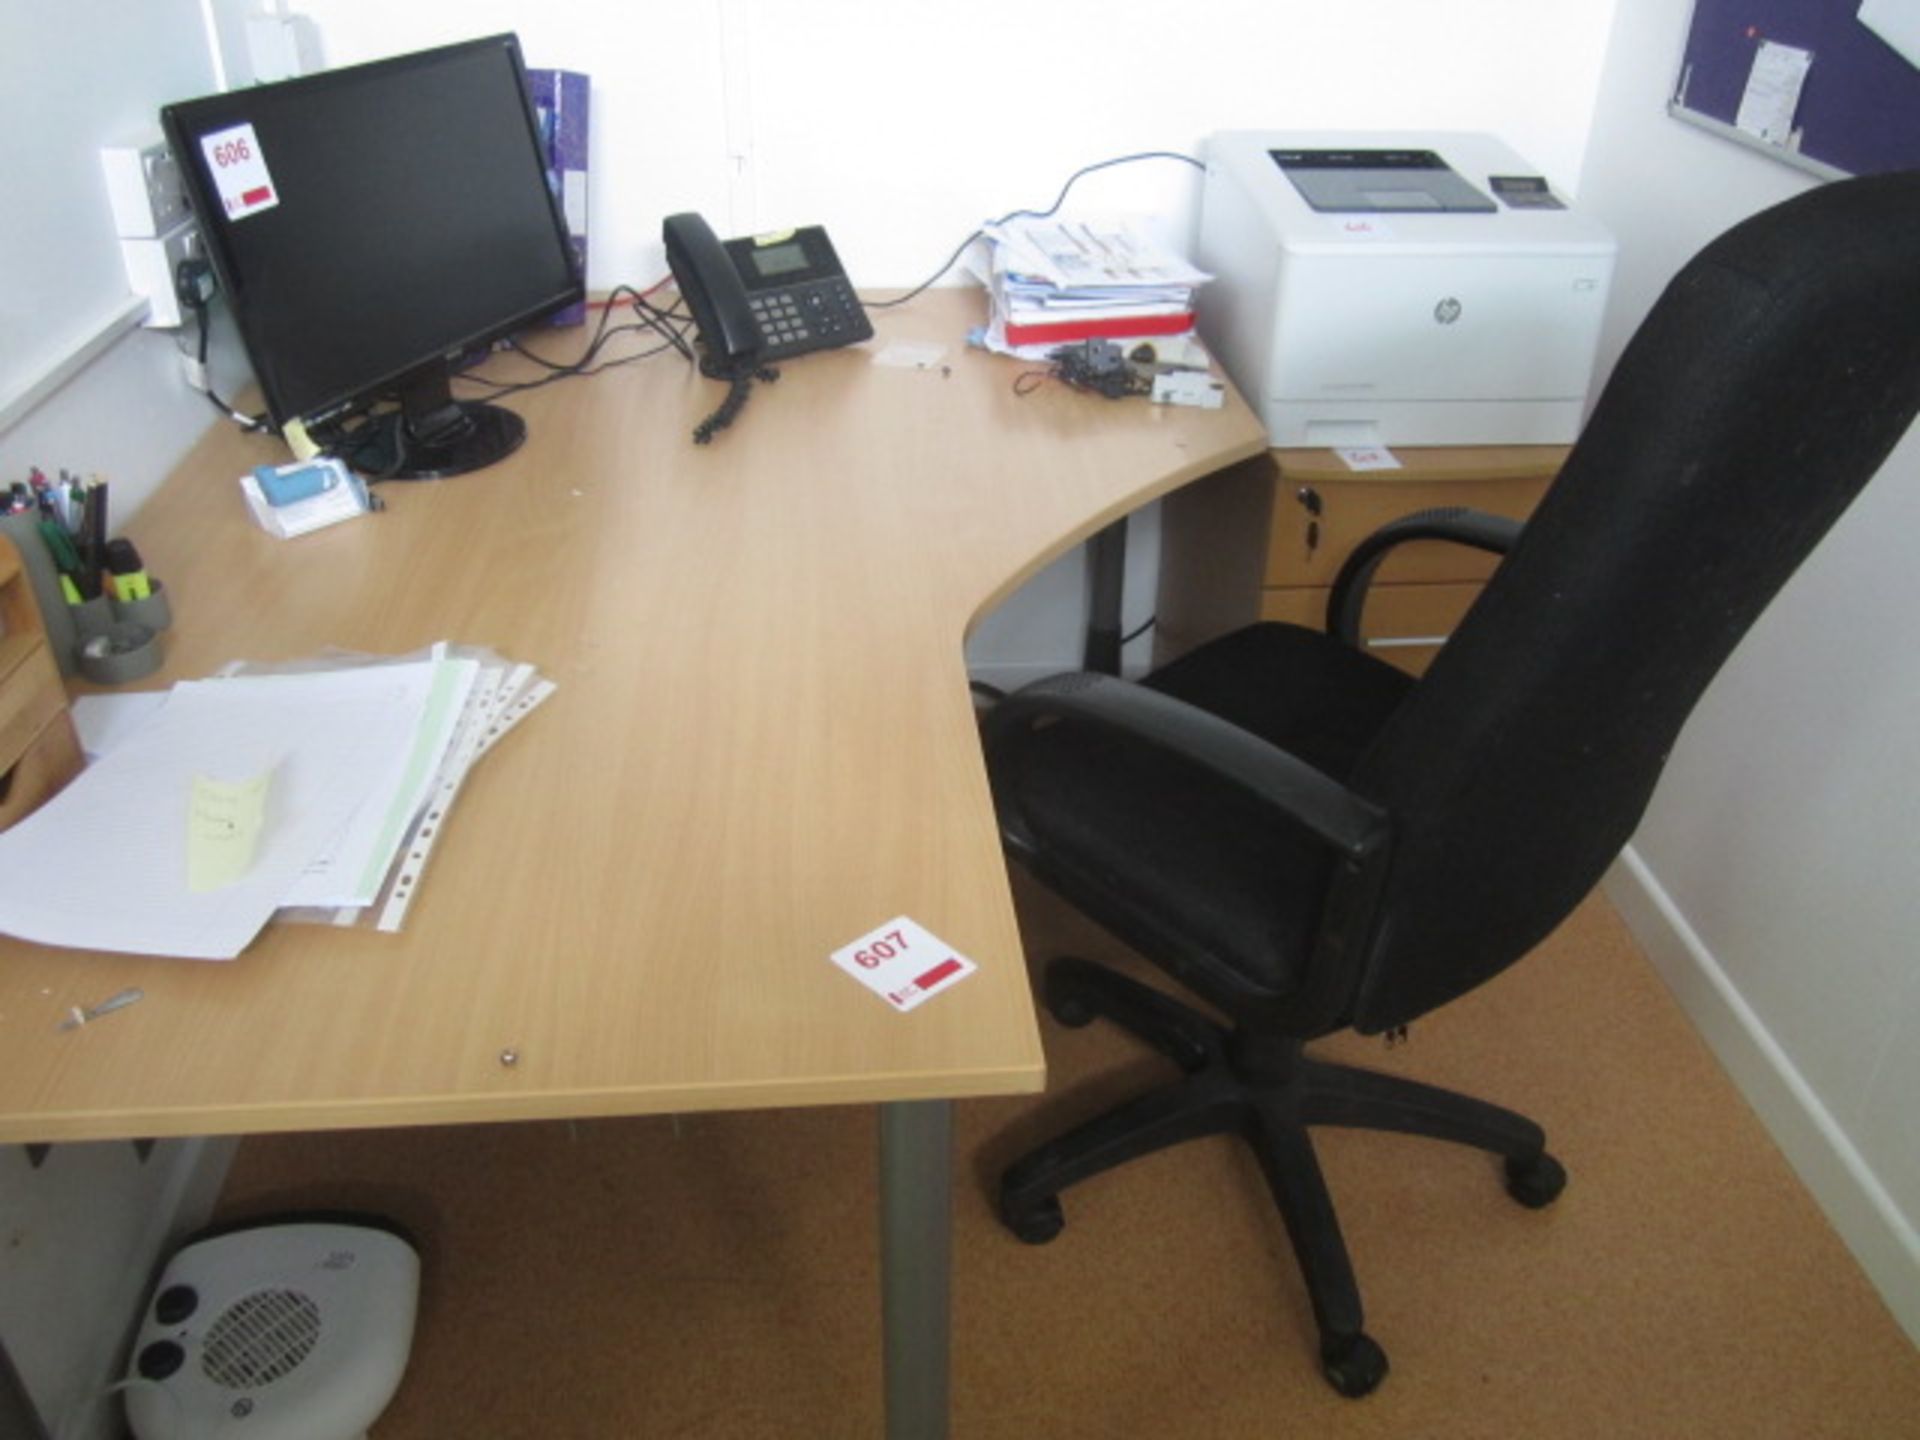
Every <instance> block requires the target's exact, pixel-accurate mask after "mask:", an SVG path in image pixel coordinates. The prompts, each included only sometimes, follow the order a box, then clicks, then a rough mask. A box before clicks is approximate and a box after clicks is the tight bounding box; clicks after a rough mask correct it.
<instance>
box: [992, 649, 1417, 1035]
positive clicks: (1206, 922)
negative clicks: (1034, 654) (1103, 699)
mask: <svg viewBox="0 0 1920 1440" xmlns="http://www.w3.org/2000/svg"><path fill="white" fill-rule="evenodd" d="M1145 683H1146V684H1147V685H1149V686H1150V687H1151V688H1153V689H1156V690H1160V691H1163V692H1165V693H1166V694H1169V695H1172V696H1174V697H1176V698H1178V699H1181V700H1185V701H1187V702H1188V703H1190V704H1193V705H1196V706H1198V707H1200V708H1202V709H1205V710H1208V711H1211V712H1212V713H1214V714H1216V715H1218V716H1220V717H1221V718H1223V719H1226V720H1229V721H1231V722H1233V723H1234V724H1236V725H1239V726H1240V727H1241V728H1243V729H1246V730H1249V731H1252V732H1253V733H1254V734H1256V735H1258V736H1260V737H1261V738H1262V739H1265V740H1267V741H1269V742H1271V743H1273V744H1275V745H1278V746H1279V747H1281V748H1282V749H1285V750H1288V751H1291V752H1292V753H1293V754H1294V755H1296V756H1298V757H1300V758H1301V759H1303V760H1306V761H1307V762H1308V763H1310V764H1312V765H1314V766H1315V767H1316V768H1318V769H1320V770H1322V771H1323V772H1325V773H1327V774H1329V775H1331V776H1333V777H1334V778H1336V779H1344V778H1345V776H1346V774H1347V772H1348V771H1349V770H1350V769H1351V768H1352V765H1353V763H1354V760H1355V758H1356V757H1357V756H1358V755H1359V754H1360V752H1361V751H1362V750H1363V749H1364V748H1365V746H1366V744H1367V742H1368V741H1369V740H1370V739H1371V738H1372V736H1373V735H1374V734H1375V733H1377V732H1378V730H1379V729H1380V727H1381V726H1382V725H1383V724H1384V723H1385V722H1386V719H1387V717H1388V716H1389V715H1391V714H1392V713H1393V710H1394V709H1395V707H1396V706H1397V705H1398V704H1399V702H1400V700H1401V698H1402V697H1403V696H1404V695H1405V694H1406V693H1407V691H1408V690H1409V689H1410V688H1411V686H1412V681H1411V680H1410V679H1409V678H1408V677H1407V676H1405V675H1403V674H1402V673H1401V672H1400V671H1398V670H1395V669H1393V668H1392V667H1391V666H1388V665H1384V664H1382V663H1380V662H1379V661H1377V660H1374V659H1372V658H1371V657H1370V656H1367V655H1364V654H1360V653H1358V652H1356V651H1354V650H1351V649H1349V648H1348V647H1346V646H1344V645H1341V644H1339V643H1338V642H1336V641H1333V640H1330V639H1328V638H1327V637H1326V636H1324V635H1321V634H1318V633H1316V632H1314V631H1311V630H1304V629H1301V628H1299V627H1296V626H1291V625H1278V624H1262V625H1255V626H1251V627H1249V628H1247V629H1244V630H1239V631H1236V632H1234V633H1233V634H1230V635H1227V636H1224V637H1222V638H1221V639H1219V640H1216V641H1213V642H1211V643H1209V644H1207V645H1204V646H1202V647H1200V648H1199V649H1198V650H1195V651H1194V652H1193V653H1191V654H1189V655H1187V656H1184V657H1182V658H1181V659H1180V660H1178V661H1176V662H1175V663H1174V664H1172V665H1170V666H1168V667H1167V668H1166V669H1164V670H1162V671H1160V672H1158V673H1157V674H1155V675H1152V676H1150V677H1149V678H1148V679H1147V680H1146V682H1145ZM1021 749H1022V754H1021V757H1020V760H1019V763H1018V765H1017V766H1015V767H1012V768H1011V769H1010V770H1008V771H1005V772H1003V773H1002V774H1001V775H1000V776H999V777H998V780H997V783H1000V784H1003V785H1004V784H1013V785H1017V786H1018V787H1019V788H1020V797H1021V804H1022V807H1023V812H1024V815H1025V818H1026V820H1027V822H1028V824H1029V825H1030V827H1031V829H1032V831H1033V834H1034V836H1035V839H1036V841H1037V842H1038V844H1037V853H1036V854H1035V855H1034V856H1032V857H1030V863H1031V864H1032V865H1033V868H1035V869H1036V871H1037V872H1039V873H1040V875H1041V878H1042V879H1044V880H1045V881H1047V883H1049V884H1050V885H1053V886H1055V888H1057V889H1059V890H1061V891H1062V892H1063V893H1064V894H1066V896H1067V898H1069V899H1070V900H1072V901H1073V902H1074V903H1075V904H1076V905H1078V906H1079V907H1081V908H1082V909H1083V910H1085V911H1086V912H1087V913H1089V914H1090V915H1092V916H1093V917H1094V918H1095V919H1097V920H1099V921H1101V922H1102V923H1103V924H1105V925H1107V926H1108V927H1109V928H1110V929H1112V930H1114V931H1115V933H1117V934H1119V935H1120V936H1121V937H1122V938H1123V939H1125V940H1126V941H1128V942H1129V943H1130V944H1132V945H1134V946H1136V947H1137V948H1139V949H1140V950H1141V951H1142V953H1144V954H1145V955H1147V957H1148V958H1149V959H1152V960H1153V961H1155V962H1156V963H1157V964H1159V965H1161V966H1162V967H1163V968H1165V969H1166V970H1168V971H1169V973H1171V974H1173V975H1174V976H1175V977H1176V978H1177V979H1179V980H1180V981H1181V982H1182V983H1183V984H1185V985H1187V986H1189V987H1191V988H1192V989H1193V990H1194V991H1195V992H1196V993H1198V994H1200V995H1201V996H1203V997H1205V998H1206V999H1208V1000H1211V1001H1212V1002H1213V1003H1215V1004H1218V1005H1221V1006H1223V1007H1227V1008H1235V1007H1236V1006H1240V1005H1244V1004H1246V1003H1249V1002H1251V1003H1258V1002H1259V1001H1260V1000H1263V999H1264V1000H1274V999H1283V998H1284V997H1285V996H1287V995H1288V994H1290V993H1291V992H1292V991H1293V990H1294V989H1295V988H1296V987H1297V985H1298V984H1299V980H1300V976H1301V972H1302V967H1303V965H1304V963H1305V960H1306V956H1307V953H1308V948H1309V947H1310V945H1311V944H1312V941H1313V936H1314V930H1315V927H1316V925H1317V923H1318V920H1319V904H1320V897H1321V895H1322V894H1323V892H1324V890H1325V886H1326V880H1327V868H1328V866H1329V864H1330V863H1331V862H1330V860H1329V858H1328V857H1327V855H1326V852H1325V850H1324V849H1323V848H1322V847H1321V846H1320V845H1319V843H1318V842H1317V841H1315V840H1314V839H1313V838H1312V837H1311V836H1310V835H1307V834H1306V833H1305V832H1303V831H1301V830H1300V829H1299V828H1298V827H1297V826H1295V825H1293V824H1292V823H1290V822H1289V821H1288V820H1287V819H1286V818H1285V817H1284V816H1282V815H1280V814H1278V813H1277V812H1275V811H1274V810H1272V809H1271V808H1270V807H1268V806H1266V805H1264V804H1261V803H1259V802H1257V801H1255V800H1253V799H1251V798H1250V797H1248V796H1246V795H1245V794H1243V793H1241V792H1239V791H1237V790H1235V789H1234V788H1232V787H1230V786H1229V785H1227V784H1226V783H1225V782H1223V781H1220V780H1218V779H1215V778H1214V777H1212V776H1210V775H1208V774H1205V773H1203V772H1201V771H1198V770H1196V769H1195V768H1194V767H1193V766H1191V765H1190V764H1188V763H1186V762H1184V761H1182V760H1179V759H1176V758H1174V757H1172V756H1169V755H1167V754H1165V753H1163V752H1161V751H1160V750H1158V749H1156V748H1154V747H1151V746H1148V745H1145V744H1143V743H1141V742H1138V741H1134V740H1131V739H1126V738H1122V737H1118V736H1115V735H1112V734H1108V733H1104V732H1095V731H1094V730H1092V729H1091V727H1088V726H1086V725H1084V724H1072V723H1062V724H1056V725H1050V726H1045V727H1042V728H1040V729H1038V730H1036V731H1034V732H1033V733H1032V734H1031V735H1030V736H1028V737H1027V739H1026V740H1025V741H1024V742H1023V745H1022V747H1021Z"/></svg>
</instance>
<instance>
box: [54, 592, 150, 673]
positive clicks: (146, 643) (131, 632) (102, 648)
mask: <svg viewBox="0 0 1920 1440" xmlns="http://www.w3.org/2000/svg"><path fill="white" fill-rule="evenodd" d="M95 603H97V602H95V601H92V600H89V601H87V602H86V604H87V605H93V604H95ZM74 608H75V609H84V608H86V607H85V606H75V607H74ZM159 668H160V637H159V635H158V634H156V633H155V632H154V631H152V630H150V629H148V628H147V627H146V626H145V625H136V624H134V623H133V622H132V621H130V620H113V619H109V620H108V621H107V623H106V625H105V626H104V627H102V628H101V629H100V630H98V631H96V632H95V633H94V634H92V635H89V636H87V637H85V638H84V639H82V640H81V642H80V673H81V674H82V675H84V676H85V677H86V678H87V679H89V680H91V681H93V682H94V683H95V684H96V685H124V684H125V683H126V682H127V681H129V680H138V679H140V678H141V677H142V676H145V675H151V674H152V673H153V672H154V671H156V670H158V669H159Z"/></svg>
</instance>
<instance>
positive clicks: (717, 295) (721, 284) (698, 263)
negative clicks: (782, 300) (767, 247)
mask: <svg viewBox="0 0 1920 1440" xmlns="http://www.w3.org/2000/svg"><path fill="white" fill-rule="evenodd" d="M661 231H662V238H663V239H664V240H665V242H666V247H667V268H668V269H670V270H671V271H673V279H674V283H675V284H676V285H678V286H679V288H680V294H681V297H682V298H683V299H685V300H686V302H687V308H688V309H689V310H691V311H692V312H693V323H694V326H695V328H697V329H698V330H699V332H700V340H701V342H702V344H703V345H704V347H705V350H706V353H705V354H704V355H703V356H702V357H701V360H700V371H701V373H702V374H704V375H710V376H713V377H715V378H717V379H723V380H726V379H732V378H734V377H735V376H736V375H738V374H739V373H740V372H741V371H743V370H751V369H752V368H753V362H754V361H755V360H756V359H757V358H758V357H759V355H760V352H761V351H762V350H763V349H765V348H766V341H765V338H764V337H763V335H762V334H761V330H760V325H759V322H758V321H756V320H755V319H754V317H753V311H752V310H751V309H750V308H749V307H748V304H747V287H746V285H745V284H744V283H742V281H741V279H740V272H739V271H738V270H737V269H735V268H734V263H733V259H732V257H731V256H729V255H728V254H727V251H726V247H725V246H723V245H722V244H721V243H720V237H719V236H718V235H715V234H714V233H713V227H712V226H711V225H709V224H707V222H706V221H705V220H704V219H703V218H702V217H700V216H699V215H696V214H693V213H692V212H688V213H686V214H684V215H669V216H668V217H667V219H666V222H665V224H664V225H663V226H662V227H661Z"/></svg>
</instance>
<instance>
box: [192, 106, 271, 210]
mask: <svg viewBox="0 0 1920 1440" xmlns="http://www.w3.org/2000/svg"><path fill="white" fill-rule="evenodd" d="M200 150H201V153H203V154H204V155H205V156H206V157H207V168H208V169H209V170H210V171H212V172H213V185H214V188H215V189H216V190H218V191H219V192H220V203H221V204H222V205H224V206H226V207H227V218H228V219H229V220H244V219H246V217H247V216H249V215H257V214H259V213H260V212H261V211H262V210H271V209H272V208H273V207H274V206H276V205H278V204H279V203H280V192H279V191H277V190H275V189H274V188H273V176H271V175H270V174H268V173H267V157H266V156H265V155H263V154H262V153H261V151H260V137H259V136H258V135H256V134H254V133H253V126H252V125H235V126H234V127H233V128H232V129H230V130H218V131H215V132H214V133H213V134H211V135H202V136H201V137H200Z"/></svg>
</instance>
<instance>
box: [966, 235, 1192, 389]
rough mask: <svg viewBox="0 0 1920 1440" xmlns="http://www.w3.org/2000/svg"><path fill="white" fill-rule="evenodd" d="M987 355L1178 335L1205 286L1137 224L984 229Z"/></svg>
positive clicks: (1185, 329) (1189, 321) (1186, 325)
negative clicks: (988, 261) (988, 257)
mask: <svg viewBox="0 0 1920 1440" xmlns="http://www.w3.org/2000/svg"><path fill="white" fill-rule="evenodd" d="M985 233H986V237H987V239H988V241H989V242H990V245H991V249H992V259H991V264H990V266H989V271H988V274H987V275H986V277H985V278H986V283H987V289H988V293H989V294H990V296H991V297H992V302H993V309H992V317H991V319H990V321H989V323H988V326H987V334H986V341H987V344H988V346H989V348H991V349H994V350H999V351H1002V352H1004V353H1011V354H1029V355H1031V356H1036V357H1037V355H1039V354H1043V353H1044V352H1045V351H1046V350H1048V349H1050V348H1052V347H1055V346H1059V345H1070V344H1073V343H1075V342H1077V341H1081V340H1132V339H1141V338H1150V337H1154V336H1163V335H1184V334H1186V333H1188V332H1189V331H1191V330H1192V329H1193V293H1194V291H1195V289H1196V288H1198V287H1199V286H1200V285H1203V284H1205V283H1206V281H1207V280H1208V279H1209V278H1210V277H1208V276H1207V275H1206V274H1205V273H1204V272H1202V271H1200V270H1196V269H1195V268H1194V267H1193V266H1192V265H1189V264H1188V263H1187V262H1186V261H1185V260H1183V259H1181V258H1180V257H1179V256H1178V255H1176V254H1174V253H1173V252H1172V251H1171V250H1170V249H1168V248H1167V247H1166V246H1165V245H1164V244H1163V243H1161V242H1160V241H1159V240H1158V239H1156V238H1155V237H1154V236H1153V235H1152V234H1151V233H1150V232H1149V231H1148V230H1147V229H1146V227H1145V226H1144V225H1142V224H1141V223H1140V222H1139V221H1135V220H1060V219H1046V220H1019V221H1011V222H1008V223H1006V224H1000V225H989V226H987V227H986V232H985Z"/></svg>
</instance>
